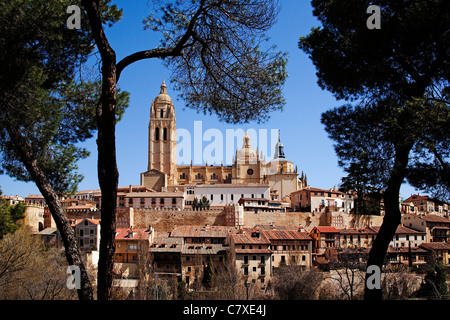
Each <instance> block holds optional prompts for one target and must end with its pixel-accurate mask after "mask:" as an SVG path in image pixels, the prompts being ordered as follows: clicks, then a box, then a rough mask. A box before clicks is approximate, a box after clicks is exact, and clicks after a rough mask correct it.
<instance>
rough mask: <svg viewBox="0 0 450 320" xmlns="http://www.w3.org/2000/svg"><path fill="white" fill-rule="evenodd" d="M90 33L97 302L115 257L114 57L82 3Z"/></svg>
mask: <svg viewBox="0 0 450 320" xmlns="http://www.w3.org/2000/svg"><path fill="white" fill-rule="evenodd" d="M83 5H84V7H85V10H86V12H87V14H88V17H89V22H90V25H91V28H92V33H93V35H94V38H95V42H96V44H97V47H98V50H99V51H100V55H101V59H102V96H101V98H100V102H99V104H98V105H97V124H98V137H97V148H98V181H99V184H100V189H101V194H102V200H101V229H100V234H101V239H100V257H99V262H98V284H97V298H98V299H99V300H108V299H109V298H110V295H111V287H112V275H113V268H114V253H115V230H116V201H117V185H118V181H119V172H118V170H117V163H116V140H115V128H116V114H115V111H116V54H115V52H114V50H113V49H112V48H111V46H110V45H109V42H108V39H107V38H106V35H105V33H104V30H103V26H102V22H101V18H100V14H99V10H98V9H99V8H98V1H95V0H83Z"/></svg>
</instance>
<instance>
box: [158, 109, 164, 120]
mask: <svg viewBox="0 0 450 320" xmlns="http://www.w3.org/2000/svg"><path fill="white" fill-rule="evenodd" d="M159 117H160V118H164V110H163V109H161V110H160V113H159Z"/></svg>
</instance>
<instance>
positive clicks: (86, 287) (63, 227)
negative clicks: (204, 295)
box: [7, 123, 93, 300]
mask: <svg viewBox="0 0 450 320" xmlns="http://www.w3.org/2000/svg"><path fill="white" fill-rule="evenodd" d="M7 130H8V134H9V136H10V138H11V140H12V141H13V142H14V145H15V146H16V148H17V150H18V153H19V156H20V160H21V161H22V163H23V164H24V165H25V167H26V169H27V171H28V172H29V174H30V175H31V177H32V179H33V181H34V182H35V183H36V186H37V187H38V189H39V191H40V192H41V194H42V196H43V197H44V199H45V202H46V204H47V206H48V208H49V210H50V213H51V214H52V217H53V220H54V221H55V223H56V227H57V228H58V231H59V233H60V235H61V238H62V240H63V243H64V249H65V255H66V259H67V262H68V263H69V265H74V266H77V267H78V268H79V269H80V285H81V288H77V294H78V298H79V299H80V300H92V299H93V292H92V286H91V282H90V280H89V276H88V274H87V272H86V268H85V266H84V263H83V260H82V258H81V253H80V251H79V248H78V244H77V240H76V236H75V230H74V229H73V228H72V226H71V224H70V221H69V220H68V219H67V217H66V215H65V213H64V210H63V208H62V206H61V203H60V202H59V200H58V196H57V194H56V192H55V191H54V190H53V187H52V185H51V183H50V182H49V180H48V179H47V177H46V176H45V174H44V172H43V171H42V169H41V168H40V167H39V165H38V163H37V162H36V160H35V159H34V156H33V154H31V153H30V152H29V151H28V150H29V149H30V148H28V145H27V143H26V142H25V141H24V140H23V139H22V135H21V133H20V132H19V130H20V129H19V127H18V126H15V125H14V124H11V123H10V124H9V125H8V127H7Z"/></svg>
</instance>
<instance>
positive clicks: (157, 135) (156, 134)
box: [155, 127, 159, 140]
mask: <svg viewBox="0 0 450 320" xmlns="http://www.w3.org/2000/svg"><path fill="white" fill-rule="evenodd" d="M155 140H159V128H158V127H156V128H155Z"/></svg>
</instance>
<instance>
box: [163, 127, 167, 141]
mask: <svg viewBox="0 0 450 320" xmlns="http://www.w3.org/2000/svg"><path fill="white" fill-rule="evenodd" d="M163 140H164V141H167V128H164V129H163Z"/></svg>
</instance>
